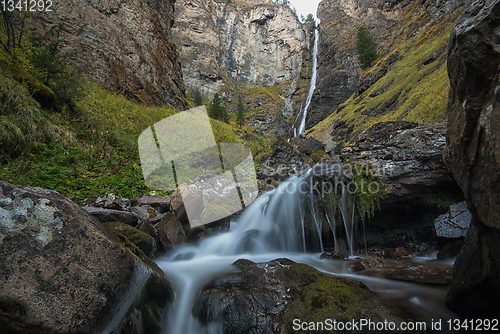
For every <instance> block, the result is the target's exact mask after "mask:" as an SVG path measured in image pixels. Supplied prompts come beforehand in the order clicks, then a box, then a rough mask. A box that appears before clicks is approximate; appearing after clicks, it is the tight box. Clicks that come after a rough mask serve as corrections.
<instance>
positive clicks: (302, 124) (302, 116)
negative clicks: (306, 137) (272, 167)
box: [293, 28, 319, 137]
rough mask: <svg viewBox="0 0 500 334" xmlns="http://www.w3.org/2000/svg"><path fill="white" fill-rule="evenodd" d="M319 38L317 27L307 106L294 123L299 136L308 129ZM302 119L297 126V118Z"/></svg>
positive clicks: (314, 85)
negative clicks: (308, 115) (308, 113)
mask: <svg viewBox="0 0 500 334" xmlns="http://www.w3.org/2000/svg"><path fill="white" fill-rule="evenodd" d="M318 39H319V30H318V29H317V28H316V29H315V30H314V47H313V52H312V58H313V64H312V74H311V83H310V84H309V92H308V94H307V99H306V104H305V106H303V107H301V108H300V112H299V114H298V115H297V118H296V119H295V122H294V124H293V136H294V137H297V136H298V135H301V134H303V133H304V131H305V129H306V118H307V109H308V108H309V105H310V104H311V99H312V96H313V93H314V90H315V89H316V75H317V68H316V67H317V65H318ZM299 119H300V123H299V125H298V127H297V124H296V123H297V120H299Z"/></svg>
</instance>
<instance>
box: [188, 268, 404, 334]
mask: <svg viewBox="0 0 500 334" xmlns="http://www.w3.org/2000/svg"><path fill="white" fill-rule="evenodd" d="M234 266H235V267H236V268H237V269H238V271H236V272H232V273H226V274H221V275H218V276H216V277H215V278H213V279H212V280H211V281H210V282H208V283H207V284H206V285H205V286H204V287H203V288H202V292H201V293H200V295H199V296H198V298H197V300H196V301H195V303H194V307H193V315H194V316H195V317H196V318H197V319H199V320H200V322H201V323H202V324H203V325H208V324H210V323H219V324H220V325H221V327H222V328H221V330H220V333H231V334H238V333H242V334H243V333H245V334H246V333H296V332H297V333H309V332H310V331H308V330H306V331H304V330H298V331H297V328H296V327H297V324H296V320H295V319H300V322H301V323H302V322H306V323H307V324H310V323H311V322H314V323H316V322H318V321H323V322H324V321H325V319H335V320H337V321H345V322H350V321H353V320H359V319H371V320H372V321H374V322H377V321H384V319H386V320H387V321H394V322H395V323H401V321H402V320H403V319H404V318H402V317H401V316H400V314H398V313H397V312H396V311H395V310H390V309H388V308H387V307H385V306H384V305H383V304H381V303H380V302H379V301H378V300H377V298H376V297H375V295H374V294H373V293H372V292H371V291H370V290H368V288H367V287H366V286H364V285H363V284H362V283H360V282H358V281H353V280H348V279H344V278H337V277H328V276H326V275H324V274H322V273H320V272H319V271H317V270H316V269H314V268H312V267H310V266H308V265H305V264H298V263H295V262H293V261H291V260H288V259H278V260H274V261H270V262H267V263H259V264H257V263H254V262H251V261H248V260H238V261H236V262H235V263H234ZM406 320H408V319H406ZM323 332H325V333H326V331H321V333H323ZM360 332H364V331H359V330H358V331H353V333H360ZM390 332H391V331H387V333H390Z"/></svg>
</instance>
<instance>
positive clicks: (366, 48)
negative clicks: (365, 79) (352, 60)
mask: <svg viewBox="0 0 500 334" xmlns="http://www.w3.org/2000/svg"><path fill="white" fill-rule="evenodd" d="M356 51H357V52H358V60H359V62H360V63H361V68H362V69H366V68H368V67H370V66H372V63H373V62H374V61H375V60H377V58H378V57H379V55H378V53H377V43H375V40H374V39H373V36H372V35H371V34H370V33H369V32H368V30H366V29H365V28H364V27H361V28H359V29H358V35H357V39H356Z"/></svg>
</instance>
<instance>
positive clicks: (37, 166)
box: [0, 28, 271, 200]
mask: <svg viewBox="0 0 500 334" xmlns="http://www.w3.org/2000/svg"><path fill="white" fill-rule="evenodd" d="M24 33H25V37H24V38H22V39H21V38H20V37H19V36H18V35H16V36H17V41H21V42H22V43H17V44H16V47H15V48H12V49H9V50H8V49H6V48H2V49H1V50H0V143H1V146H0V164H1V165H0V179H1V180H4V181H8V182H11V183H14V184H19V185H30V186H37V187H42V188H46V189H51V190H56V191H59V192H60V193H62V194H63V195H65V196H68V197H76V198H77V199H78V200H83V199H84V198H87V197H88V196H90V195H99V194H102V193H111V192H113V193H115V194H116V195H118V196H121V197H132V196H134V195H135V194H137V193H146V194H147V193H149V192H150V191H151V189H148V188H147V187H146V185H145V184H144V180H143V177H142V170H141V167H140V159H139V154H138V147H137V139H138V136H139V135H140V134H141V132H142V131H144V130H145V129H146V128H147V127H149V126H151V125H153V124H154V123H156V122H158V121H160V120H161V119H163V118H165V117H168V116H171V115H173V114H175V113H177V112H179V111H181V110H178V109H176V108H174V107H172V106H168V105H167V106H164V107H157V106H148V105H145V104H139V103H135V102H132V101H129V100H127V99H125V98H124V97H122V96H119V95H115V94H112V93H110V92H109V91H107V90H104V89H103V88H101V87H100V86H99V85H98V84H96V83H92V82H88V81H87V80H85V79H83V78H80V77H79V76H78V72H77V70H76V69H75V68H73V67H71V66H69V65H68V64H67V62H66V61H65V59H64V57H63V56H62V55H61V54H60V53H59V51H60V49H61V46H62V45H64V44H65V43H64V41H63V40H62V39H61V38H59V36H58V35H57V30H56V31H55V32H54V34H55V35H54V36H52V37H51V38H48V39H47V38H42V37H41V36H38V35H36V34H34V33H32V32H31V30H28V29H27V28H26V31H25V32H24ZM2 36H5V35H2ZM2 41H3V40H2ZM3 42H6V41H3ZM11 43H12V42H11ZM233 123H234V121H233ZM212 127H213V131H214V135H215V138H216V141H217V142H238V143H246V144H247V145H248V146H249V147H250V148H251V149H252V152H253V155H254V159H255V160H257V161H258V160H259V159H260V158H262V157H263V156H265V155H266V154H267V152H269V151H270V144H271V141H270V140H269V139H267V138H265V137H264V136H262V135H259V134H254V135H252V136H249V137H248V138H247V139H245V140H244V139H241V138H240V137H241V136H242V135H243V134H244V133H245V131H246V130H250V131H252V130H251V128H249V127H246V128H244V129H239V128H237V127H236V126H235V125H229V124H224V123H223V122H221V121H217V120H212ZM245 129H246V130H245ZM160 193H161V192H160Z"/></svg>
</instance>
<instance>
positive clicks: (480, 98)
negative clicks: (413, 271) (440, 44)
mask: <svg viewBox="0 0 500 334" xmlns="http://www.w3.org/2000/svg"><path fill="white" fill-rule="evenodd" d="M498 22H500V2H499V1H481V2H474V3H473V4H471V5H469V7H468V9H467V11H466V13H465V14H464V16H463V17H462V18H461V19H460V21H459V22H458V23H457V25H456V26H455V28H454V30H453V32H452V35H451V39H450V44H449V46H450V49H449V53H448V72H449V76H450V84H451V89H450V95H449V101H448V109H447V112H448V119H449V121H448V130H447V134H446V138H447V146H446V151H445V155H444V157H445V162H446V164H447V166H448V167H449V168H450V170H451V171H452V173H453V175H454V177H455V179H456V180H457V182H458V184H459V185H460V187H461V188H462V190H463V191H464V194H465V197H466V200H467V204H468V207H469V209H470V211H471V212H472V224H471V228H470V230H469V233H468V234H467V237H466V239H465V244H464V248H463V250H462V252H461V253H460V254H459V256H458V258H457V260H456V262H455V268H454V278H453V287H452V289H451V291H450V293H449V294H448V300H447V302H448V307H450V308H451V309H452V310H453V311H455V312H456V313H457V314H458V315H459V316H461V317H463V318H479V319H484V318H497V317H498V300H499V298H500V280H499V277H500V257H499V256H498V254H499V253H500V246H499V245H500V220H499V217H500V146H499V138H500V105H499V101H500V95H499V94H500V91H499V86H498V81H499V79H500V71H499V66H500V52H499V49H498V45H500V37H499V34H498V25H499V23H498Z"/></svg>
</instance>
